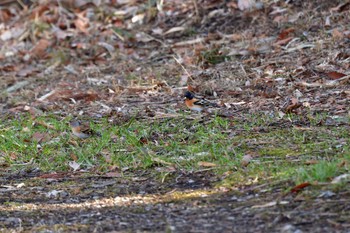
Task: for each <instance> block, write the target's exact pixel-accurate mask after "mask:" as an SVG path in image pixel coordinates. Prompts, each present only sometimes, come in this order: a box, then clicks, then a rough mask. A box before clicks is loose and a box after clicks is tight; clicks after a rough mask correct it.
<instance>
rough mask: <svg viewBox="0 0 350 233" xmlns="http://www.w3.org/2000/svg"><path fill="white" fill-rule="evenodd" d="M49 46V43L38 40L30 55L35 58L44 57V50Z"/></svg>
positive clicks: (44, 40)
mask: <svg viewBox="0 0 350 233" xmlns="http://www.w3.org/2000/svg"><path fill="white" fill-rule="evenodd" d="M50 44H51V43H50V42H49V41H48V40H46V39H41V40H39V41H38V42H37V43H36V45H35V46H34V48H33V49H32V50H31V54H32V55H33V56H34V57H37V58H43V57H46V49H47V48H48V47H49V46H50Z"/></svg>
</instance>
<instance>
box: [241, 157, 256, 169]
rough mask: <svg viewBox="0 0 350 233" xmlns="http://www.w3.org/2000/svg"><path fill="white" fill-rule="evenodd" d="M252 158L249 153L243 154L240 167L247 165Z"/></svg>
mask: <svg viewBox="0 0 350 233" xmlns="http://www.w3.org/2000/svg"><path fill="white" fill-rule="evenodd" d="M252 159H253V157H252V156H251V155H250V154H247V155H244V156H243V158H242V160H241V165H242V167H246V166H248V164H249V163H250V161H251V160H252Z"/></svg>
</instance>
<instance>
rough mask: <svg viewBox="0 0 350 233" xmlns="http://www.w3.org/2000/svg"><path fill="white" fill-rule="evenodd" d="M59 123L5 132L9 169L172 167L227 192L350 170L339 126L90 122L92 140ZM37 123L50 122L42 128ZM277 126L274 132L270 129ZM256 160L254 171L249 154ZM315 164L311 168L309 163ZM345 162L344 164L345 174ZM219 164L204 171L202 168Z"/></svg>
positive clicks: (268, 121) (1, 139)
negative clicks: (217, 181) (218, 178)
mask: <svg viewBox="0 0 350 233" xmlns="http://www.w3.org/2000/svg"><path fill="white" fill-rule="evenodd" d="M69 120H70V119H63V120H59V119H57V118H56V117H54V116H46V117H42V118H38V119H36V120H32V119H31V118H30V117H26V116H22V117H21V118H19V119H9V120H7V121H3V122H6V123H4V124H3V125H1V128H0V153H1V154H0V162H1V165H2V166H5V167H8V168H9V169H11V170H18V169H23V168H24V167H25V168H28V167H31V166H33V167H38V168H40V169H41V170H43V171H62V170H70V169H71V168H70V166H69V165H68V164H69V162H71V161H75V162H77V163H79V164H80V166H81V167H80V168H82V169H91V168H93V169H94V171H96V170H97V171H101V172H105V171H109V170H110V169H115V168H118V169H120V170H124V169H128V170H139V169H154V167H173V168H176V169H181V170H188V171H196V170H201V169H211V170H214V171H215V172H216V173H217V174H219V175H220V174H229V175H228V176H227V178H226V179H225V180H224V181H223V184H225V185H237V184H248V183H252V182H256V181H263V180H266V179H281V178H283V179H285V178H290V177H293V179H294V180H295V181H298V182H301V181H327V180H329V179H331V178H332V177H334V176H336V175H338V174H340V173H341V172H342V171H343V170H344V171H345V170H346V169H348V168H349V167H348V164H349V160H350V156H349V154H350V153H349V147H348V146H347V145H348V144H349V139H348V138H349V137H348V136H349V134H348V131H347V130H346V129H344V128H341V127H326V126H319V127H314V126H311V127H309V126H307V127H303V128H300V127H299V128H298V127H294V126H293V125H290V127H285V123H286V122H290V116H288V119H286V120H285V121H282V122H281V120H275V121H274V120H273V118H272V117H270V116H269V117H267V116H264V115H261V116H258V117H257V116H247V118H246V119H245V120H244V121H243V120H237V119H236V120H234V121H232V120H229V119H224V118H220V117H214V116H213V117H212V118H207V119H204V120H203V119H198V120H192V121H190V122H189V121H188V120H186V119H185V116H184V117H183V118H180V119H164V120H161V121H153V122H144V121H136V120H133V121H130V122H127V123H125V124H123V125H114V126H111V125H110V123H109V122H108V121H107V119H103V120H100V121H99V122H95V123H94V122H91V127H92V128H93V129H94V130H96V131H99V132H101V133H102V135H101V137H91V138H89V139H86V140H81V139H78V138H76V137H74V136H72V135H71V133H70V128H69V126H68V122H69ZM39 122H46V123H47V125H49V127H48V126H47V125H45V124H40V123H39ZM272 124H273V125H274V126H273V127H271V125H272ZM249 153H253V159H252V161H251V163H250V164H249V166H248V167H242V166H241V159H242V157H243V156H244V155H246V154H249ZM309 160H314V161H316V162H315V163H316V164H313V165H309V164H307V161H309ZM340 160H342V161H346V163H344V164H345V165H344V166H343V167H342V169H339V168H338V167H337V164H339V163H340ZM201 162H207V163H212V164H215V165H216V166H214V167H210V168H208V167H205V166H204V167H203V163H201Z"/></svg>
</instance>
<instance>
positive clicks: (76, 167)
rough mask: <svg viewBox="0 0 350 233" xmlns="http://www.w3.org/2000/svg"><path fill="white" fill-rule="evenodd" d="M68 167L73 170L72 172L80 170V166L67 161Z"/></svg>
mask: <svg viewBox="0 0 350 233" xmlns="http://www.w3.org/2000/svg"><path fill="white" fill-rule="evenodd" d="M68 165H69V166H70V167H71V168H72V169H73V171H76V170H78V169H79V168H80V164H79V163H77V162H75V161H69V162H68Z"/></svg>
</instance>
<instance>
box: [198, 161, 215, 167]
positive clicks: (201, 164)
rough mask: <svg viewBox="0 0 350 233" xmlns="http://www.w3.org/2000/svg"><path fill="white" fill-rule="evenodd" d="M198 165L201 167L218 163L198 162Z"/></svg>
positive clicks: (213, 165)
mask: <svg viewBox="0 0 350 233" xmlns="http://www.w3.org/2000/svg"><path fill="white" fill-rule="evenodd" d="M198 166H200V167H216V166H217V165H216V164H215V163H210V162H203V161H201V162H198Z"/></svg>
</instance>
